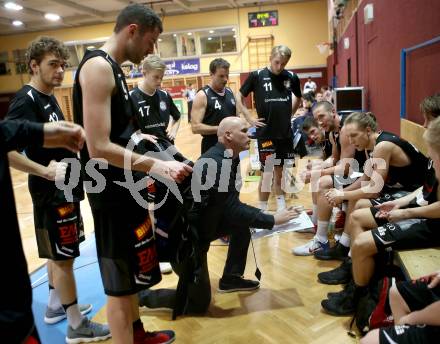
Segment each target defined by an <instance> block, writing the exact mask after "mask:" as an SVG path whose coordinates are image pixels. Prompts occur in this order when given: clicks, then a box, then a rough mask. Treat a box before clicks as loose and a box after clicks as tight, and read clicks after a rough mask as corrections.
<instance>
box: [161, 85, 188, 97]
mask: <svg viewBox="0 0 440 344" xmlns="http://www.w3.org/2000/svg"><path fill="white" fill-rule="evenodd" d="M162 89H163V90H165V91H167V92H168V93H169V94H170V96H171V97H172V98H184V95H183V92H185V90H186V87H185V86H165V87H162Z"/></svg>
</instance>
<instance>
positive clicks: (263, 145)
mask: <svg viewBox="0 0 440 344" xmlns="http://www.w3.org/2000/svg"><path fill="white" fill-rule="evenodd" d="M272 145H273V143H272V141H270V140H269V141H264V142H263V143H262V144H261V147H262V148H267V147H270V146H272Z"/></svg>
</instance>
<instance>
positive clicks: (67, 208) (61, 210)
mask: <svg viewBox="0 0 440 344" xmlns="http://www.w3.org/2000/svg"><path fill="white" fill-rule="evenodd" d="M74 209H75V205H74V204H68V205H64V206H62V207H58V208H57V212H58V215H59V216H60V217H66V216H67V215H70V214H72V212H73V210H74Z"/></svg>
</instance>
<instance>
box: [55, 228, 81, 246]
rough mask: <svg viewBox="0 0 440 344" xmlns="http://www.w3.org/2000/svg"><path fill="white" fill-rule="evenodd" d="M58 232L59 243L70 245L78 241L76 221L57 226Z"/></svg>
mask: <svg viewBox="0 0 440 344" xmlns="http://www.w3.org/2000/svg"><path fill="white" fill-rule="evenodd" d="M58 231H59V234H60V245H61V246H64V245H71V244H75V243H77V242H78V230H77V227H76V223H71V224H68V225H66V226H60V227H59V228H58Z"/></svg>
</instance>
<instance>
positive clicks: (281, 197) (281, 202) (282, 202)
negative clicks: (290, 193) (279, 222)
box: [277, 195, 286, 210]
mask: <svg viewBox="0 0 440 344" xmlns="http://www.w3.org/2000/svg"><path fill="white" fill-rule="evenodd" d="M285 207H286V200H285V198H284V195H279V196H277V209H278V210H281V209H284V208H285Z"/></svg>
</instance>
